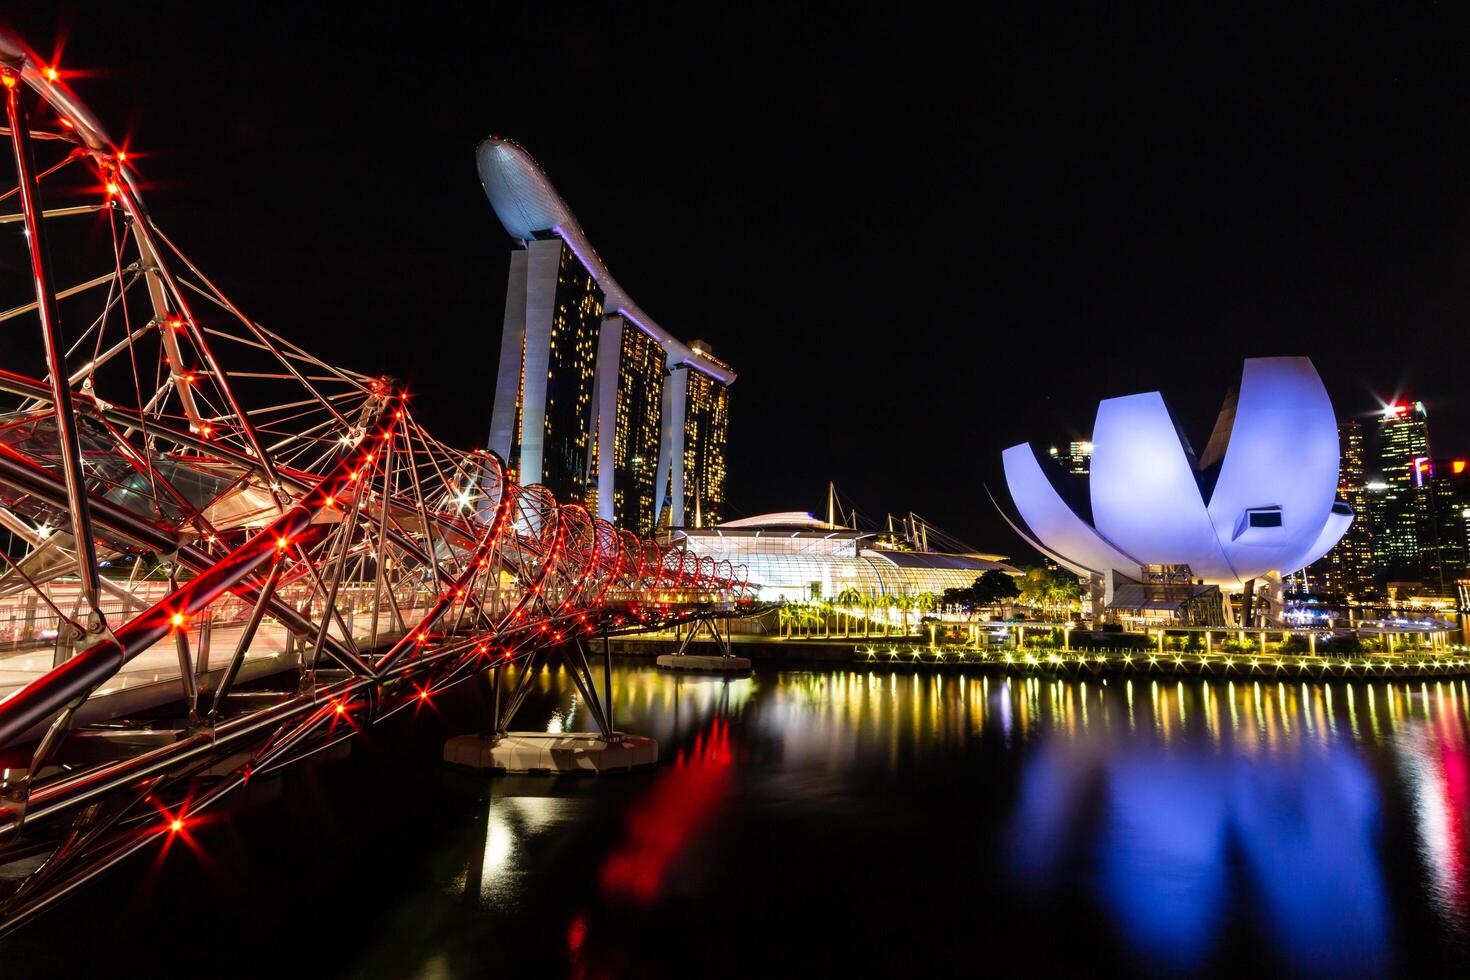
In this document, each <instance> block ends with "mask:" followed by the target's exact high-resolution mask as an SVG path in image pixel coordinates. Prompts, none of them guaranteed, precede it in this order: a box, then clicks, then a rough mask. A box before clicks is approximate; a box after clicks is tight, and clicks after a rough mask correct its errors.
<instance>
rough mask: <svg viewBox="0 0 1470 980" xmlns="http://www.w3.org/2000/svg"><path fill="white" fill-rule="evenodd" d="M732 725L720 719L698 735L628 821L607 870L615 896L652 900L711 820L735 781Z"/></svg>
mask: <svg viewBox="0 0 1470 980" xmlns="http://www.w3.org/2000/svg"><path fill="white" fill-rule="evenodd" d="M732 762H734V756H733V754H732V753H731V751H730V724H729V722H728V721H725V720H723V719H719V718H716V719H715V720H714V721H713V722H711V723H710V729H709V731H708V732H707V733H704V734H701V735H698V736H696V737H695V740H694V745H693V747H692V748H690V750H689V753H688V755H687V756H686V755H685V753H684V751H683V750H682V749H681V750H680V751H679V754H678V756H677V757H676V758H675V759H674V764H673V765H672V766H671V767H669V768H668V769H667V770H665V771H664V772H663V773H661V774H660V777H659V781H658V783H657V784H656V785H655V786H654V787H653V789H652V790H651V791H650V792H649V794H648V796H647V797H645V798H644V799H643V801H642V803H641V805H640V806H639V807H638V808H637V809H635V810H634V811H633V813H632V815H631V816H630V817H629V818H628V837H627V840H625V841H624V842H623V844H622V846H621V847H619V848H618V849H617V850H616V851H613V852H612V853H611V854H609V855H608V858H607V861H606V862H604V864H603V866H602V888H603V890H604V891H605V892H607V893H608V894H609V895H612V896H615V897H619V898H630V899H633V900H634V901H638V902H652V901H653V900H654V899H656V898H657V897H658V894H659V888H660V886H661V885H662V883H663V879H664V875H665V874H666V873H667V872H668V870H669V866H670V865H671V864H672V863H673V862H674V860H675V859H676V858H677V857H678V856H679V855H680V854H681V853H682V852H683V851H684V848H685V847H686V846H687V845H688V843H689V842H690V841H691V840H692V839H693V837H694V835H695V834H697V833H698V832H699V829H700V827H701V826H703V825H704V824H705V823H707V822H708V820H709V818H710V816H711V815H712V814H713V813H714V812H715V810H716V808H717V807H718V806H719V803H720V799H721V798H722V797H723V796H724V794H725V789H726V787H727V786H728V784H729V781H730V765H731V763H732Z"/></svg>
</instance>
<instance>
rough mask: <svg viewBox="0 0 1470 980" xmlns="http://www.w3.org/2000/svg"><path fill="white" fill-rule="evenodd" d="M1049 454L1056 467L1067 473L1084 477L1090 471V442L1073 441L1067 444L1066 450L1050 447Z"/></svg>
mask: <svg viewBox="0 0 1470 980" xmlns="http://www.w3.org/2000/svg"><path fill="white" fill-rule="evenodd" d="M1049 452H1050V454H1051V458H1052V459H1054V460H1056V462H1057V465H1058V466H1060V467H1061V468H1062V469H1063V471H1065V472H1067V473H1076V474H1078V475H1079V476H1086V475H1087V473H1088V471H1089V470H1091V469H1092V443H1090V442H1086V441H1079V440H1076V439H1074V440H1072V441H1071V442H1069V443H1067V448H1066V449H1060V448H1058V447H1056V446H1052V447H1051V449H1050V450H1049Z"/></svg>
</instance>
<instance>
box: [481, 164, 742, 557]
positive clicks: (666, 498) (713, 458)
mask: <svg viewBox="0 0 1470 980" xmlns="http://www.w3.org/2000/svg"><path fill="white" fill-rule="evenodd" d="M475 160H476V166H477V168H478V170H479V173H480V180H481V182H482V183H483V185H484V187H485V194H486V196H487V197H488V198H489V199H490V204H491V206H492V207H493V208H494V209H495V214H496V216H497V217H499V219H500V222H501V224H502V225H504V226H505V230H506V231H507V232H509V233H510V235H511V237H512V238H514V239H516V240H517V242H518V245H519V247H517V248H516V249H514V250H513V251H512V252H511V258H510V279H509V286H508V289H507V292H506V303H505V320H504V327H503V332H502V335H501V344H500V368H499V372H498V375H497V382H496V388H495V400H494V408H493V410H492V415H491V424H490V449H491V450H492V451H494V452H496V453H498V454H499V455H500V456H501V457H502V458H503V459H505V460H506V462H507V464H508V465H509V467H510V469H511V470H512V472H513V473H514V474H515V476H516V477H517V478H518V479H519V480H520V481H521V482H522V483H538V482H539V483H543V484H545V485H546V486H547V487H548V488H549V489H550V490H551V491H552V492H553V493H554V494H556V497H557V499H558V500H562V501H579V502H583V503H585V504H586V505H587V506H588V508H589V509H590V510H592V511H593V513H595V514H596V515H597V516H598V517H601V518H603V519H605V520H608V521H611V522H613V523H614V524H617V525H619V526H622V527H626V528H629V529H630V530H635V531H638V532H640V533H647V532H649V531H651V530H652V529H653V527H654V526H655V524H656V523H663V524H667V525H672V526H675V527H679V526H684V525H686V524H691V523H699V524H706V525H707V524H712V523H716V522H717V521H718V520H719V515H720V512H721V505H722V504H723V503H724V494H725V467H726V459H725V442H726V438H727V434H728V427H729V387H730V385H731V384H732V383H734V381H735V372H734V370H732V369H731V367H730V365H728V364H726V363H725V362H724V361H721V360H719V359H718V358H716V357H714V356H713V354H711V353H710V350H709V348H708V346H706V345H704V344H702V343H695V344H690V345H686V344H684V343H682V342H681V341H679V340H678V339H677V338H675V337H674V336H673V334H671V333H669V332H668V331H667V330H665V329H664V328H663V327H661V326H659V324H658V323H657V322H655V321H654V320H653V319H652V318H651V317H649V316H648V314H647V313H645V312H644V311H643V310H642V309H641V308H640V307H639V306H638V305H637V304H636V303H634V302H633V301H632V299H631V298H630V297H629V296H628V294H627V293H626V292H625V291H624V290H623V288H622V287H621V286H620V285H619V284H618V282H617V280H615V279H614V278H613V277H612V275H611V273H609V272H608V270H607V266H606V265H605V264H604V263H603V262H602V259H601V258H600V257H599V256H598V254H597V251H596V250H595V249H594V248H593V247H592V244H591V242H589V241H588V240H587V236H586V234H585V233H584V232H583V231H582V228H581V226H580V225H579V224H578V223H577V219H576V216H575V215H573V214H572V212H571V209H570V208H568V207H567V205H566V202H565V201H563V200H562V198H561V197H560V195H558V194H557V192H556V188H555V187H553V186H552V184H551V181H550V180H549V179H547V177H546V175H545V174H544V173H543V172H542V171H541V168H540V167H538V166H537V165H536V162H535V161H534V160H533V159H531V156H530V154H528V153H527V152H526V151H525V150H524V149H522V148H521V147H519V146H517V145H516V144H514V143H512V142H510V141H509V140H504V139H500V138H497V137H491V138H489V139H486V140H484V141H483V142H481V144H480V146H479V147H478V148H477V149H476V152H475Z"/></svg>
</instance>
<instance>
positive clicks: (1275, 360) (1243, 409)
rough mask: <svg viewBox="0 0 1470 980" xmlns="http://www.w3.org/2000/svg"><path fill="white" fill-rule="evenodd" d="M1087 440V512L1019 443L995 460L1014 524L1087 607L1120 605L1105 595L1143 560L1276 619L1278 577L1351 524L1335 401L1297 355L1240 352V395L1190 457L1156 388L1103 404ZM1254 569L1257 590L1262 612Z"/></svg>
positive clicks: (1319, 552)
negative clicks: (1085, 592) (1071, 577)
mask: <svg viewBox="0 0 1470 980" xmlns="http://www.w3.org/2000/svg"><path fill="white" fill-rule="evenodd" d="M1283 418H1289V419H1291V425H1289V426H1288V425H1283V424H1282V419H1283ZM1092 440H1093V454H1092V460H1091V467H1090V469H1091V472H1090V474H1089V476H1088V479H1087V492H1088V495H1089V498H1090V503H1091V512H1090V514H1088V515H1087V516H1086V517H1084V516H1082V515H1081V514H1079V513H1078V511H1077V510H1075V509H1074V508H1073V507H1072V505H1071V504H1070V503H1068V502H1067V500H1066V499H1064V497H1063V494H1062V493H1061V492H1060V491H1059V489H1058V487H1057V485H1056V484H1055V483H1054V482H1053V477H1052V475H1051V474H1049V473H1048V472H1047V469H1046V468H1044V467H1043V466H1042V465H1041V460H1040V459H1039V458H1038V455H1037V453H1036V452H1035V450H1034V449H1033V448H1032V447H1031V446H1030V445H1029V444H1027V443H1021V444H1020V445H1016V446H1012V447H1010V448H1009V449H1007V450H1005V452H1004V453H1003V454H1002V457H1001V458H1002V463H1003V465H1004V468H1005V476H1006V485H1007V487H1008V489H1009V490H1010V493H1011V499H1012V501H1013V502H1014V503H1015V506H1016V511H1017V513H1018V516H1019V520H1018V521H1012V522H1011V523H1012V527H1013V528H1015V530H1016V531H1017V533H1018V534H1020V535H1021V536H1022V537H1024V538H1025V539H1026V541H1027V542H1028V543H1030V544H1031V545H1032V546H1033V547H1035V548H1036V549H1037V550H1038V551H1040V552H1041V553H1042V554H1044V555H1046V556H1047V557H1049V558H1051V559H1052V560H1053V561H1055V562H1056V563H1057V564H1059V565H1061V566H1062V567H1064V568H1067V569H1069V570H1071V571H1073V572H1075V573H1077V575H1079V576H1080V577H1082V578H1084V579H1085V580H1087V581H1088V582H1089V584H1090V586H1091V590H1092V592H1093V596H1094V603H1093V605H1094V616H1095V618H1102V616H1101V615H1100V614H1099V612H1098V609H1099V603H1100V604H1101V607H1102V608H1103V609H1117V608H1125V607H1119V606H1115V605H1114V600H1115V598H1116V597H1117V595H1118V586H1119V585H1120V584H1127V583H1130V582H1131V583H1140V582H1143V581H1145V579H1146V577H1147V576H1146V574H1145V569H1146V568H1147V567H1149V566H1174V567H1175V568H1176V569H1177V568H1187V569H1188V573H1187V576H1188V578H1189V579H1191V580H1193V581H1194V583H1195V584H1197V585H1216V586H1219V587H1220V588H1221V589H1222V590H1224V591H1227V592H1239V593H1241V595H1242V601H1241V614H1242V625H1245V624H1253V623H1254V622H1255V621H1256V620H1257V619H1261V620H1269V619H1279V618H1280V615H1281V613H1282V609H1283V607H1284V600H1283V597H1282V595H1281V593H1280V591H1279V590H1281V589H1282V583H1283V579H1284V578H1285V577H1287V576H1290V575H1291V574H1292V573H1294V572H1296V571H1298V570H1299V569H1302V568H1304V567H1306V566H1308V565H1310V564H1312V563H1313V562H1315V561H1316V560H1317V559H1319V558H1321V557H1322V556H1323V555H1325V554H1327V552H1328V551H1330V550H1331V549H1332V547H1333V546H1334V545H1336V544H1337V542H1338V540H1339V539H1341V538H1342V536H1343V534H1344V533H1345V532H1346V531H1347V530H1348V527H1349V526H1350V525H1351V524H1352V522H1353V510H1352V507H1351V506H1350V505H1349V504H1348V503H1347V502H1346V501H1339V500H1337V487H1338V459H1339V447H1338V430H1337V421H1336V419H1335V418H1334V416H1333V412H1332V403H1331V401H1330V400H1329V398H1328V396H1327V390H1326V388H1325V387H1324V386H1323V384H1322V379H1321V378H1320V377H1319V376H1318V374H1317V371H1316V368H1314V367H1313V366H1312V362H1311V361H1310V360H1308V359H1307V358H1305V357H1261V358H1250V359H1248V360H1246V362H1245V366H1244V370H1243V371H1242V374H1241V382H1240V389H1239V393H1238V394H1237V395H1236V396H1234V397H1231V398H1227V399H1226V402H1225V405H1224V408H1223V409H1222V410H1221V412H1220V415H1219V417H1218V419H1217V421H1216V424H1215V430H1214V432H1213V433H1212V435H1211V437H1210V440H1209V442H1208V443H1207V444H1206V446H1205V451H1204V453H1203V454H1202V455H1200V456H1199V457H1198V458H1195V457H1193V456H1192V454H1190V453H1188V452H1187V451H1186V450H1185V447H1184V444H1183V442H1182V439H1181V436H1180V430H1179V428H1178V426H1177V425H1176V424H1175V421H1174V418H1173V416H1171V415H1170V413H1169V410H1168V407H1167V406H1166V405H1165V403H1164V399H1163V396H1162V395H1161V394H1160V393H1159V392H1157V391H1150V392H1143V393H1141V394H1136V395H1127V396H1124V397H1121V398H1109V399H1106V400H1104V401H1103V402H1101V403H1100V404H1099V405H1098V409H1097V418H1096V420H1095V422H1094V425H1093V429H1092ZM1201 475H1205V476H1208V477H1211V479H1209V480H1208V481H1203V480H1201V479H1200V476H1201ZM1057 476H1058V477H1060V474H1057ZM1202 484H1205V485H1208V486H1210V490H1209V495H1208V497H1206V496H1205V494H1204V492H1203V491H1202ZM1007 520H1010V518H1009V517H1008V518H1007ZM1258 580H1259V581H1260V583H1262V584H1263V586H1264V587H1265V589H1266V591H1267V595H1266V596H1265V597H1264V598H1265V599H1266V600H1267V608H1266V609H1265V611H1264V612H1263V613H1262V614H1261V615H1259V616H1257V615H1255V614H1254V611H1253V605H1254V603H1255V599H1256V598H1257V593H1258V591H1259V590H1258V587H1257V582H1258ZM1230 608H1231V607H1230V605H1229V604H1224V605H1223V613H1224V615H1226V616H1229V615H1230Z"/></svg>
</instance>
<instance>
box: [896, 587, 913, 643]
mask: <svg viewBox="0 0 1470 980" xmlns="http://www.w3.org/2000/svg"><path fill="white" fill-rule="evenodd" d="M894 599H895V605H897V606H898V608H899V610H900V611H902V612H903V632H902V633H901V634H899V635H900V636H908V635H909V610H910V609H912V608H914V597H913V596H911V595H909V594H908V593H907V592H904V593H901V594H899V595H897V596H894Z"/></svg>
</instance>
